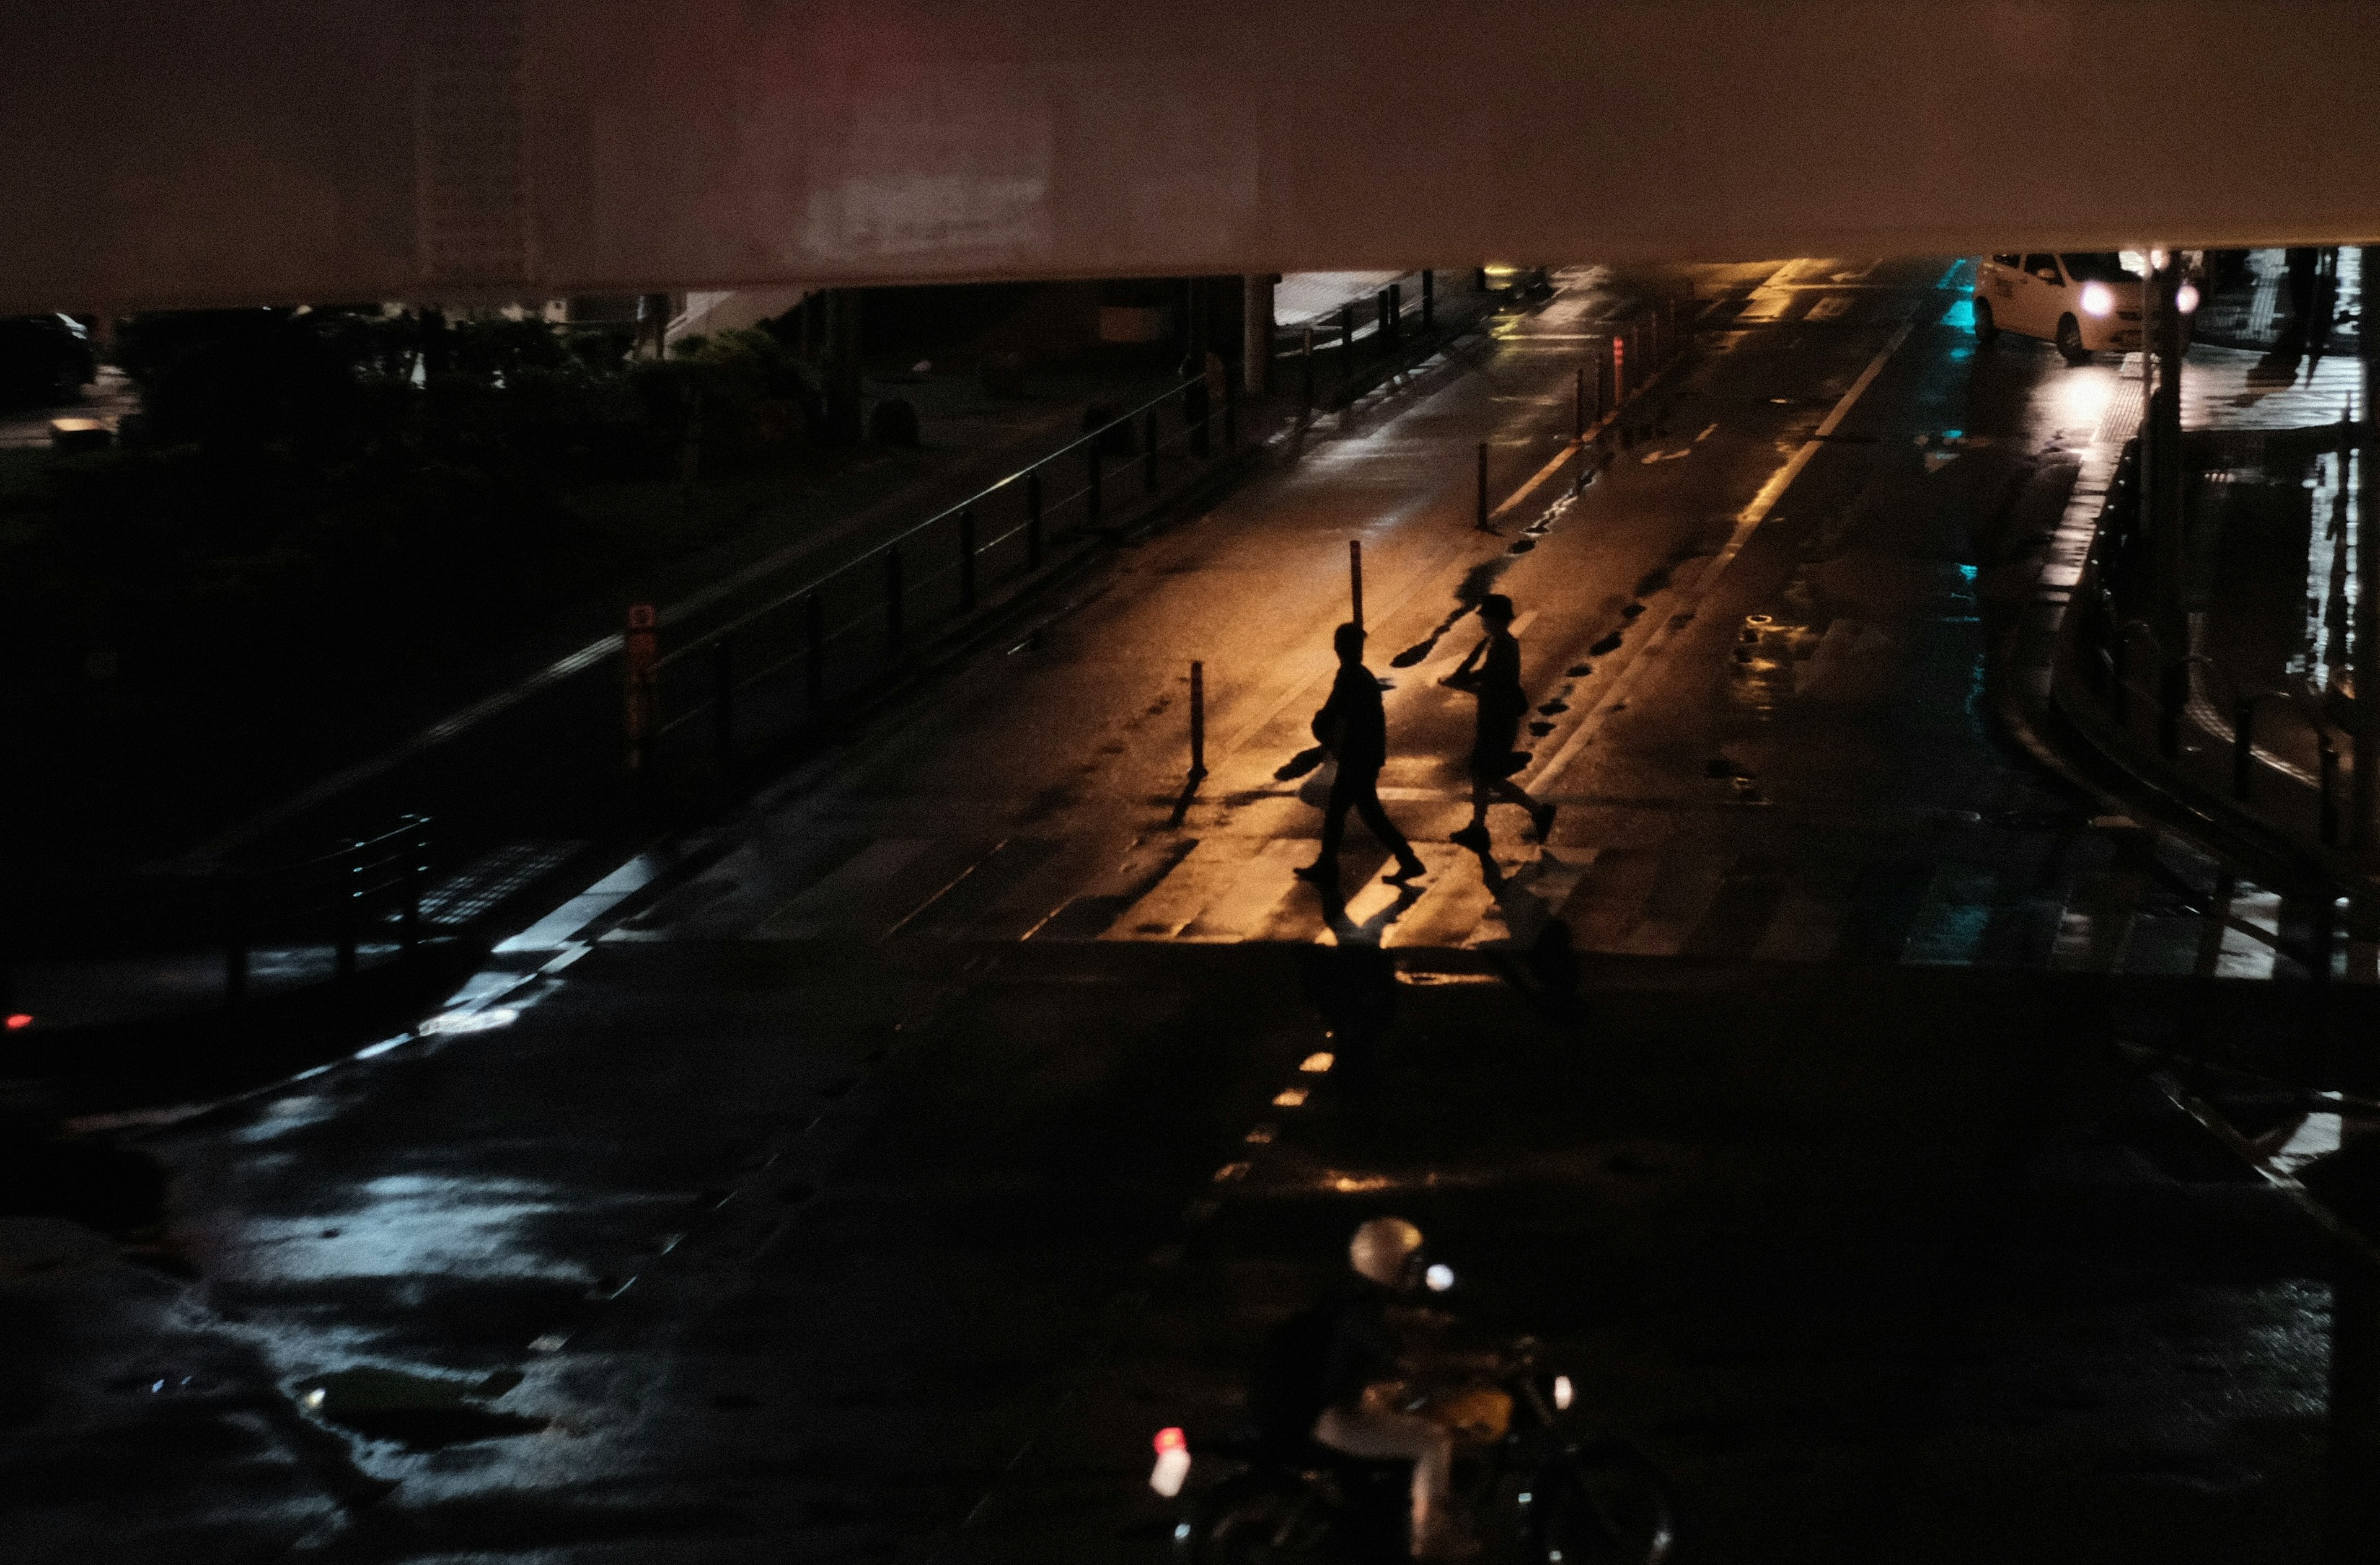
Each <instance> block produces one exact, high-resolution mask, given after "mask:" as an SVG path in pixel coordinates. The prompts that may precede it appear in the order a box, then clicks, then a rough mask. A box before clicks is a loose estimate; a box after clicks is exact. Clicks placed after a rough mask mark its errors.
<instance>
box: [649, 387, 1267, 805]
mask: <svg viewBox="0 0 2380 1565" xmlns="http://www.w3.org/2000/svg"><path fill="white" fill-rule="evenodd" d="M1240 412H1241V409H1240V406H1239V400H1238V397H1237V394H1236V393H1235V390H1234V388H1233V382H1232V381H1231V380H1230V378H1229V377H1228V376H1226V377H1224V378H1223V380H1222V382H1221V384H1220V386H1210V385H1209V383H1208V379H1207V377H1205V376H1195V377H1192V378H1190V379H1188V380H1185V381H1184V382H1181V383H1180V384H1178V385H1174V386H1172V387H1170V388H1168V389H1167V390H1165V391H1164V392H1162V393H1160V394H1158V395H1156V396H1153V397H1151V398H1149V399H1148V400H1147V401H1146V402H1143V403H1141V404H1139V405H1138V406H1134V407H1131V408H1128V409H1125V410H1123V411H1121V412H1117V413H1115V414H1113V415H1112V416H1110V417H1107V418H1103V419H1098V420H1097V421H1096V422H1095V423H1093V424H1092V426H1091V427H1090V428H1089V429H1088V430H1087V431H1086V432H1085V433H1084V434H1083V435H1082V437H1081V438H1080V439H1078V440H1075V441H1073V442H1071V443H1068V444H1066V445H1064V446H1062V447H1060V448H1059V449H1058V450H1056V451H1053V452H1051V453H1050V455H1047V456H1045V457H1042V458H1041V459H1040V460H1038V461H1037V462H1035V463H1033V464H1032V465H1031V466H1029V467H1024V468H1020V469H1019V470H1017V471H1015V472H1013V473H1010V474H1008V475H1007V476H1006V477H1004V478H1002V479H999V480H998V481H997V482H994V483H992V484H990V485H989V486H988V487H986V488H984V489H981V490H978V491H976V492H975V493H973V494H971V495H969V496H967V497H966V498H965V500H962V501H960V502H959V503H957V504H954V505H952V506H949V507H947V508H945V509H943V510H941V511H939V512H937V513H935V514H934V515H933V516H929V517H927V518H926V519H924V520H923V521H920V522H917V523H914V524H912V525H911V526H909V527H906V528H903V529H901V530H900V531H899V532H896V533H894V534H893V535H892V537H890V538H887V539H884V540H881V541H880V542H878V543H876V544H873V545H871V546H870V547H869V548H868V549H867V550H866V551H865V552H862V553H860V554H859V555H857V556H856V557H855V558H853V559H850V560H847V561H845V562H844V564H840V565H838V566H836V567H834V568H833V569H832V570H829V571H826V572H824V573H823V574H820V575H819V576H814V577H812V578H810V579H808V580H806V581H803V582H801V583H800V584H799V585H797V586H795V587H794V588H790V589H789V590H785V591H782V592H779V593H777V594H775V595H773V596H771V598H769V599H768V600H767V601H765V602H763V603H761V604H759V606H758V607H756V608H753V609H750V610H748V611H747V612H745V613H742V614H739V615H737V616H736V617H735V619H732V620H730V621H728V622H727V623H726V624H724V625H717V626H713V627H710V628H708V629H705V630H702V631H700V632H698V634H696V635H694V636H692V637H688V638H687V639H686V640H684V641H682V642H681V643H680V644H678V645H676V646H674V647H671V648H668V649H657V650H656V651H655V652H654V654H653V655H652V656H651V657H650V660H648V661H646V662H645V663H644V664H643V666H642V667H639V666H638V663H637V658H636V655H635V652H634V649H633V642H632V649H631V655H630V662H629V671H628V679H629V684H630V686H631V690H630V698H629V701H628V711H629V713H630V714H631V715H630V718H629V723H630V728H631V732H630V734H629V735H628V748H629V753H630V754H631V755H632V756H635V757H637V758H638V764H639V765H640V766H642V767H644V768H647V769H650V767H652V766H654V765H661V766H667V765H669V764H671V763H673V762H675V761H679V760H683V759H687V758H694V757H698V756H701V755H705V754H708V755H710V756H711V757H713V758H718V759H722V760H724V759H732V758H734V757H735V756H737V755H738V754H741V753H743V752H744V751H745V750H747V749H748V748H751V747H754V746H759V745H761V744H765V743H767V742H769V741H771V740H772V739H775V738H778V737H781V736H783V735H785V734H789V733H792V732H794V731H795V730H798V729H800V728H802V727H803V726H805V725H807V724H808V723H810V722H813V721H815V720H817V719H818V718H820V716H822V715H823V714H824V713H825V712H827V711H828V710H831V709H832V708H833V707H834V706H835V704H836V703H837V702H839V701H842V700H844V699H845V698H849V697H851V696H853V695H855V694H856V693H858V692H860V691H862V690H864V689H866V688H868V687H869V686H871V685H876V684H878V683H880V681H882V680H883V679H884V678H886V677H887V676H888V675H889V674H891V673H894V672H896V671H898V670H899V669H900V668H902V667H903V666H905V664H906V663H907V662H908V661H910V660H911V658H912V656H913V654H915V653H916V652H917V649H919V648H921V647H922V646H924V645H925V644H926V643H927V642H928V641H929V640H930V639H931V638H933V637H936V636H939V635H941V634H945V633H947V632H948V631H950V630H952V629H953V628H956V627H958V626H960V625H964V624H965V623H967V622H968V621H970V620H971V619H973V618H974V617H976V616H977V615H978V614H979V613H983V612H984V611H986V610H988V609H990V608H992V607H994V606H996V605H998V604H1000V603H1002V602H1004V601H1007V600H1009V599H1011V598H1013V597H1014V595H1015V594H1016V593H1017V592H1018V591H1020V590H1021V589H1022V588H1025V587H1026V586H1027V585H1028V584H1029V583H1031V582H1032V581H1033V580H1034V579H1035V578H1036V577H1038V576H1040V575H1041V574H1042V573H1043V572H1044V571H1046V570H1048V569H1049V568H1050V567H1051V566H1053V565H1056V564H1062V563H1064V562H1065V561H1067V560H1070V559H1072V558H1073V557H1075V555H1077V554H1079V553H1081V552H1084V551H1085V550H1087V549H1088V548H1091V547H1093V546H1095V545H1096V544H1097V543H1099V542H1100V541H1104V540H1111V539H1112V538H1114V537H1115V536H1116V535H1117V533H1118V531H1119V529H1120V528H1121V527H1122V526H1123V524H1124V523H1125V522H1126V521H1127V520H1128V519H1129V518H1130V517H1132V516H1135V515H1136V514H1138V513H1139V512H1141V511H1144V510H1146V509H1147V507H1148V506H1149V505H1150V504H1151V503H1158V502H1161V501H1163V500H1164V499H1167V498H1170V497H1172V496H1173V495H1175V494H1177V493H1179V492H1180V491H1182V490H1183V489H1184V488H1185V487H1186V486H1187V485H1188V484H1190V483H1192V482H1195V481H1196V480H1197V479H1200V478H1202V477H1204V476H1205V475H1207V474H1208V473H1209V472H1211V471H1213V469H1214V462H1215V459H1216V458H1217V457H1218V456H1219V455H1222V454H1225V453H1228V452H1231V451H1233V450H1235V449H1237V448H1238V446H1239V445H1240V432H1241V431H1240V428H1239V422H1240ZM632 637H633V632H632ZM638 685H642V686H643V688H642V689H641V690H639V689H638V688H637V686H638ZM639 727H641V728H643V729H644V730H645V731H644V732H643V733H641V734H639V733H638V732H637V729H638V728H639Z"/></svg>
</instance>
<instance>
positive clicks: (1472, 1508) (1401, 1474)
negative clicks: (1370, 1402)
mask: <svg viewBox="0 0 2380 1565" xmlns="http://www.w3.org/2000/svg"><path fill="white" fill-rule="evenodd" d="M1537 1353H1538V1344H1537V1343H1536V1341H1535V1340H1534V1339H1532V1338H1527V1337H1523V1338H1520V1339H1519V1340H1517V1341H1514V1342H1513V1343H1512V1345H1511V1346H1510V1347H1508V1348H1507V1349H1506V1350H1505V1351H1504V1352H1503V1353H1501V1354H1500V1355H1499V1360H1498V1365H1497V1368H1496V1370H1495V1372H1494V1373H1493V1374H1492V1375H1490V1376H1488V1377H1485V1378H1484V1379H1483V1381H1482V1383H1481V1384H1480V1385H1478V1386H1476V1387H1475V1388H1474V1389H1471V1390H1469V1391H1466V1392H1461V1393H1457V1394H1456V1395H1455V1396H1454V1397H1452V1398H1438V1399H1433V1400H1432V1401H1430V1403H1429V1407H1430V1410H1431V1412H1432V1415H1433V1416H1437V1417H1439V1418H1441V1419H1442V1420H1443V1421H1445V1422H1447V1423H1449V1424H1450V1425H1451V1426H1452V1427H1453V1428H1454V1429H1455V1431H1456V1435H1457V1445H1456V1456H1455V1470H1454V1486H1453V1502H1454V1510H1455V1511H1456V1513H1457V1514H1458V1515H1464V1516H1468V1517H1469V1518H1470V1519H1471V1522H1472V1525H1473V1528H1474V1530H1475V1532H1476V1533H1477V1534H1478V1535H1480V1536H1481V1538H1482V1539H1483V1541H1484V1542H1485V1543H1486V1544H1487V1545H1488V1548H1487V1552H1486V1553H1485V1554H1484V1555H1482V1556H1481V1557H1480V1559H1481V1565H1508V1562H1517V1565H1663V1562H1664V1561H1666V1560H1668V1559H1670V1556H1671V1554H1672V1553H1673V1552H1674V1551H1675V1550H1676V1547H1677V1537H1678V1532H1677V1502H1676V1496H1675V1493H1674V1491H1673V1490H1672V1489H1671V1487H1670V1483H1669V1480H1668V1479H1667V1478H1666V1477H1664V1476H1663V1475H1662V1474H1661V1472H1660V1470H1659V1469H1658V1468H1657V1467H1655V1466H1654V1465H1653V1463H1652V1462H1651V1461H1650V1460H1648V1459H1647V1458H1646V1457H1645V1455H1644V1453H1643V1452H1641V1451H1639V1450H1637V1449H1636V1448H1635V1447H1634V1446H1633V1444H1631V1443H1630V1442H1629V1441H1628V1440H1626V1439H1625V1438H1621V1437H1619V1436H1615V1435H1600V1436H1598V1435H1594V1434H1591V1433H1586V1432H1583V1431H1581V1430H1579V1429H1577V1428H1574V1427H1573V1424H1574V1422H1575V1420H1574V1418H1573V1403H1574V1402H1575V1401H1576V1400H1577V1395H1576V1389H1575V1387H1574V1386H1573V1383H1572V1381H1571V1378H1570V1377H1569V1376H1567V1375H1560V1374H1551V1373H1548V1372H1546V1371H1544V1370H1543V1369H1541V1368H1540V1367H1539V1365H1538V1363H1537ZM1421 1410H1422V1409H1421V1403H1420V1401H1418V1400H1417V1401H1416V1405H1415V1411H1421ZM1156 1445H1157V1466H1156V1469H1155V1470H1154V1471H1153V1472H1152V1473H1151V1474H1149V1484H1150V1486H1151V1487H1153V1488H1155V1489H1156V1490H1157V1491H1158V1493H1160V1495H1163V1496H1165V1497H1166V1498H1180V1499H1181V1502H1182V1503H1181V1510H1180V1513H1179V1515H1178V1517H1177V1519H1176V1520H1175V1523H1174V1525H1173V1531H1172V1549H1173V1559H1174V1560H1175V1561H1176V1565H1273V1562H1276V1561H1280V1562H1288V1561H1306V1560H1314V1561H1349V1562H1356V1561H1362V1562H1366V1565H1368V1562H1371V1561H1379V1562H1381V1565H1388V1562H1390V1561H1401V1560H1403V1559H1406V1558H1407V1551H1406V1537H1405V1526H1406V1513H1407V1510H1408V1506H1409V1499H1408V1496H1409V1492H1410V1481H1411V1469H1410V1467H1409V1466H1408V1465H1407V1464H1405V1463H1403V1462H1367V1461H1365V1460H1363V1459H1361V1458H1357V1457H1351V1456H1348V1455H1346V1454H1344V1453H1342V1452H1340V1451H1335V1450H1330V1449H1329V1448H1328V1447H1325V1446H1323V1445H1321V1444H1319V1443H1318V1442H1315V1441H1312V1440H1306V1441H1302V1442H1299V1443H1297V1444H1296V1445H1294V1446H1293V1447H1290V1448H1287V1449H1283V1448H1280V1447H1277V1446H1270V1445H1268V1444H1267V1443H1266V1442H1265V1441H1263V1440H1262V1439H1260V1438H1257V1437H1255V1436H1253V1435H1249V1434H1245V1433H1242V1434H1233V1435H1227V1436H1224V1437H1221V1438H1212V1439H1201V1440H1199V1441H1198V1442H1196V1444H1195V1445H1194V1444H1193V1443H1192V1441H1191V1440H1190V1438H1189V1437H1188V1435H1187V1434H1186V1433H1185V1432H1184V1431H1183V1430H1181V1429H1179V1428H1169V1429H1165V1430H1162V1431H1160V1433H1159V1434H1158V1437H1157V1440H1156ZM1202 1462H1203V1463H1205V1464H1206V1465H1208V1466H1211V1465H1215V1464H1220V1465H1222V1466H1223V1467H1224V1470H1225V1471H1224V1474H1223V1476H1221V1477H1220V1479H1218V1480H1217V1481H1215V1482H1213V1483H1211V1484H1206V1485H1203V1486H1199V1487H1197V1488H1195V1489H1194V1488H1191V1487H1190V1486H1189V1482H1188V1480H1189V1476H1190V1474H1191V1471H1192V1469H1193V1467H1194V1466H1197V1465H1200V1464H1201V1463H1202Z"/></svg>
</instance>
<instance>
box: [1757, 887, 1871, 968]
mask: <svg viewBox="0 0 2380 1565" xmlns="http://www.w3.org/2000/svg"><path fill="white" fill-rule="evenodd" d="M1851 916H1852V899H1851V896H1850V893H1849V891H1848V890H1847V888H1846V887H1845V886H1844V885H1843V884H1841V883H1840V881H1832V882H1831V883H1829V882H1828V881H1819V882H1815V883H1806V882H1805V883H1801V884H1795V885H1791V886H1788V887H1787V888H1786V892H1785V894H1784V895H1783V896H1782V897H1780V898H1779V899H1778V903H1777V912H1776V916H1774V917H1773V918H1771V919H1770V920H1769V924H1768V928H1767V930H1765V931H1764V932H1763V933H1762V934H1761V937H1760V940H1759V941H1758V943H1756V944H1755V945H1754V946H1753V948H1752V959H1753V960H1754V961H1755V962H1824V961H1826V960H1827V959H1828V957H1830V956H1832V955H1834V953H1835V948H1836V947H1837V946H1839V945H1840V944H1841V943H1842V938H1843V927H1844V926H1845V925H1846V924H1848V923H1850V922H1851Z"/></svg>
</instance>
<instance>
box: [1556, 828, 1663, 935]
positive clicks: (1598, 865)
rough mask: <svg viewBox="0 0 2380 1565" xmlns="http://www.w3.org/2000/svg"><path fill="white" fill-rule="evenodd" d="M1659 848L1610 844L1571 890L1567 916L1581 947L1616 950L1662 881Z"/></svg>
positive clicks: (1639, 917) (1565, 911)
mask: <svg viewBox="0 0 2380 1565" xmlns="http://www.w3.org/2000/svg"><path fill="white" fill-rule="evenodd" d="M1662 867H1663V858H1662V854H1661V851H1660V850H1659V849H1658V848H1607V849H1605V850H1604V852H1603V853H1602V854H1600V855H1597V858H1596V861H1595V863H1594V865H1593V866H1591V867H1590V868H1589V869H1588V872H1587V874H1586V875H1585V878H1584V879H1583V880H1581V882H1580V884H1579V885H1578V886H1577V887H1576V888H1575V889H1574V890H1573V892H1572V893H1571V897H1570V901H1569V903H1568V904H1566V905H1565V906H1564V908H1563V910H1562V916H1563V918H1564V919H1566V920H1567V921H1568V922H1569V924H1570V932H1571V939H1572V940H1573V941H1575V942H1576V943H1577V945H1578V949H1579V950H1581V951H1600V952H1617V951H1619V950H1620V948H1621V942H1622V941H1624V940H1626V939H1627V937H1628V934H1629V931H1631V930H1633V928H1635V927H1636V925H1637V924H1638V922H1639V921H1640V920H1642V919H1643V917H1644V916H1645V904H1647V903H1648V902H1650V901H1651V900H1652V896H1653V889H1654V887H1655V886H1656V885H1658V883H1659V881H1660V876H1661V870H1662Z"/></svg>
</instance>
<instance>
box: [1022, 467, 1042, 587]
mask: <svg viewBox="0 0 2380 1565" xmlns="http://www.w3.org/2000/svg"><path fill="white" fill-rule="evenodd" d="M1025 568H1026V570H1028V571H1038V570H1039V569H1040V568H1041V469H1040V468H1038V467H1036V468H1034V469H1033V470H1032V471H1031V472H1029V473H1027V474H1026V475H1025Z"/></svg>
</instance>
